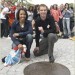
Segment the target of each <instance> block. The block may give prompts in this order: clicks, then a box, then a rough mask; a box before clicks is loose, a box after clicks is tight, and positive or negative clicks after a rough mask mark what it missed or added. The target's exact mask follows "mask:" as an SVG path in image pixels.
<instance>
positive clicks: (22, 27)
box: [10, 8, 33, 60]
mask: <svg viewBox="0 0 75 75" xmlns="http://www.w3.org/2000/svg"><path fill="white" fill-rule="evenodd" d="M16 17H17V19H16V20H15V21H14V22H13V24H12V27H11V31H10V37H11V40H12V41H13V45H14V46H17V47H18V49H20V50H22V49H23V45H24V44H25V45H26V47H27V50H26V53H25V59H26V60H30V48H31V45H32V42H33V37H32V33H33V30H32V25H31V23H30V21H28V20H27V18H28V15H27V11H26V9H25V8H20V9H19V10H18V12H17V14H16Z"/></svg>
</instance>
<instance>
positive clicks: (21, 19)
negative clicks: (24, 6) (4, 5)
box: [19, 10, 26, 21]
mask: <svg viewBox="0 0 75 75" xmlns="http://www.w3.org/2000/svg"><path fill="white" fill-rule="evenodd" d="M25 18H26V13H25V11H24V10H20V13H19V20H20V21H25Z"/></svg>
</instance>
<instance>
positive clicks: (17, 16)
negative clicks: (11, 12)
mask: <svg viewBox="0 0 75 75" xmlns="http://www.w3.org/2000/svg"><path fill="white" fill-rule="evenodd" d="M21 10H24V12H25V14H26V19H25V20H27V18H28V14H27V10H26V8H20V9H19V10H18V12H17V14H16V19H17V20H19V13H20V11H21Z"/></svg>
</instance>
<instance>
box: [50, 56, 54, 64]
mask: <svg viewBox="0 0 75 75" xmlns="http://www.w3.org/2000/svg"><path fill="white" fill-rule="evenodd" d="M54 61H55V59H54V56H53V55H52V56H50V57H49V62H50V63H54Z"/></svg>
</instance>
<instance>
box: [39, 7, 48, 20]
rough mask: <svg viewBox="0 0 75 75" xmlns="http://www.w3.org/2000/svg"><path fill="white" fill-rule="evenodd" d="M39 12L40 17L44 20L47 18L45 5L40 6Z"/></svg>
mask: <svg viewBox="0 0 75 75" xmlns="http://www.w3.org/2000/svg"><path fill="white" fill-rule="evenodd" d="M39 14H40V17H41V18H42V19H43V20H44V19H45V18H46V15H47V8H46V7H45V6H44V7H43V6H41V7H40V8H39Z"/></svg>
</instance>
